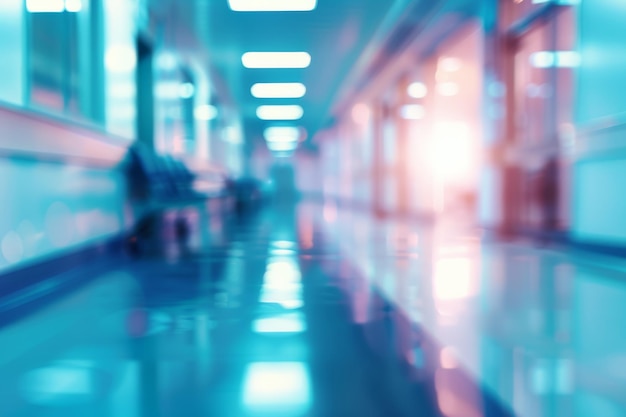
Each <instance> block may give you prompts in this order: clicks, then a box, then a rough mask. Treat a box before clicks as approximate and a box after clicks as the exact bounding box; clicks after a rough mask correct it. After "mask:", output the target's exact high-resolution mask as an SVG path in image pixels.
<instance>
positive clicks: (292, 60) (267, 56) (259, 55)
mask: <svg viewBox="0 0 626 417" xmlns="http://www.w3.org/2000/svg"><path fill="white" fill-rule="evenodd" d="M241 62H242V63H243V66H244V67H246V68H306V67H308V66H309V65H310V64H311V55H309V54H308V53H307V52H246V53H245V54H243V55H242V57H241Z"/></svg>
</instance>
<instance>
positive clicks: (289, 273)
mask: <svg viewBox="0 0 626 417" xmlns="http://www.w3.org/2000/svg"><path fill="white" fill-rule="evenodd" d="M282 250H291V249H282ZM275 256H276V255H274V257H272V258H270V261H269V262H268V264H267V267H266V271H265V275H264V276H263V287H262V289H261V299H260V301H261V303H276V304H280V305H281V306H282V307H283V308H286V309H296V308H300V307H302V306H303V305H304V302H303V300H302V284H301V283H300V280H301V273H300V268H299V266H298V262H297V261H296V260H295V259H294V258H291V257H279V258H275Z"/></svg>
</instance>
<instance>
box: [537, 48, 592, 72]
mask: <svg viewBox="0 0 626 417" xmlns="http://www.w3.org/2000/svg"><path fill="white" fill-rule="evenodd" d="M530 63H531V64H532V66H533V67H535V68H550V67H557V68H576V67H579V66H580V63H581V58H580V54H579V53H578V52H576V51H539V52H534V53H533V54H531V55H530Z"/></svg>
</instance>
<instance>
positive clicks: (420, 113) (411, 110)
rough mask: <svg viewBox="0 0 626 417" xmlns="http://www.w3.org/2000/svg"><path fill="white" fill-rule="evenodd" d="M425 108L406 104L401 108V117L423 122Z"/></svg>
mask: <svg viewBox="0 0 626 417" xmlns="http://www.w3.org/2000/svg"><path fill="white" fill-rule="evenodd" d="M424 114H425V112H424V106H421V105H419V104H406V105H404V106H402V107H401V108H400V115H401V116H402V118H403V119H407V120H421V119H423V118H424Z"/></svg>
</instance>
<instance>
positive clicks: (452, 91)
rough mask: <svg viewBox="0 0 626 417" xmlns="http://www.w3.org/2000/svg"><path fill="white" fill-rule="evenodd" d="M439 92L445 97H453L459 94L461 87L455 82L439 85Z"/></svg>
mask: <svg viewBox="0 0 626 417" xmlns="http://www.w3.org/2000/svg"><path fill="white" fill-rule="evenodd" d="M437 92H438V93H439V94H440V95H442V96H444V97H453V96H456V95H457V94H459V85H458V84H457V83H453V82H445V83H439V84H437Z"/></svg>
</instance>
